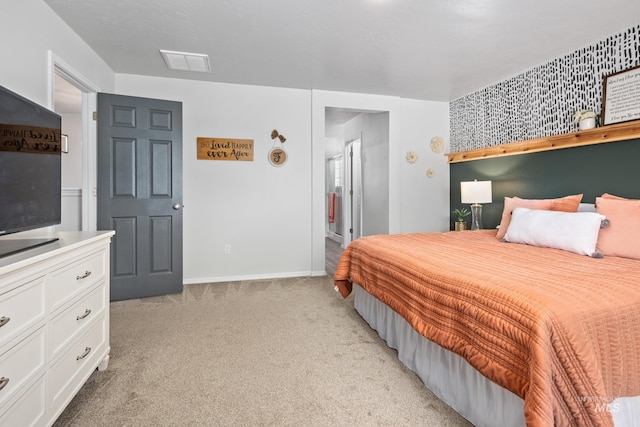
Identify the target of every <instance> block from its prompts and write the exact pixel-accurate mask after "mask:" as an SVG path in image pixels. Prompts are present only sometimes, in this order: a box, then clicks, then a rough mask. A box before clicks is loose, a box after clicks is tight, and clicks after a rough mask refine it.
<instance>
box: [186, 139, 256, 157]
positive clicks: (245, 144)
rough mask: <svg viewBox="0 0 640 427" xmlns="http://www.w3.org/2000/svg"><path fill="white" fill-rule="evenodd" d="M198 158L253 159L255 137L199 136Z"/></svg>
mask: <svg viewBox="0 0 640 427" xmlns="http://www.w3.org/2000/svg"><path fill="white" fill-rule="evenodd" d="M198 160H232V161H245V162H252V161H253V139H228V138H202V137H198Z"/></svg>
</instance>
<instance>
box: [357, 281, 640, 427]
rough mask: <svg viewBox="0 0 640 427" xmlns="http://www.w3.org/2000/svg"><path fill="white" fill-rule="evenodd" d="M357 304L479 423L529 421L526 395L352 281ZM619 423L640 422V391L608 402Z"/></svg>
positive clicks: (404, 357)
mask: <svg viewBox="0 0 640 427" xmlns="http://www.w3.org/2000/svg"><path fill="white" fill-rule="evenodd" d="M353 293H354V307H355V309H356V311H357V312H358V313H359V314H360V316H362V318H363V319H364V320H365V321H366V322H367V323H369V325H370V326H371V327H372V328H373V329H374V330H376V331H377V332H378V335H380V337H381V338H382V339H383V340H385V341H386V342H387V345H389V347H391V348H394V349H396V350H397V351H398V358H399V359H400V361H401V362H402V363H404V364H405V365H406V366H407V367H408V368H409V369H411V370H412V371H414V372H415V373H416V374H418V376H419V377H420V379H422V381H423V382H424V383H425V384H426V386H427V387H428V388H429V389H430V390H431V391H433V393H435V394H436V396H438V397H439V398H440V399H442V400H443V401H444V402H446V403H447V404H448V405H449V406H451V407H452V408H453V409H454V410H456V412H458V413H459V414H460V415H462V416H463V417H465V418H466V419H467V420H469V421H470V422H471V423H472V424H474V425H475V426H478V427H482V426H487V427H489V426H497V425H500V426H524V425H525V420H524V401H523V400H522V399H521V398H519V397H518V396H516V395H515V394H513V393H512V392H510V391H509V390H507V389H504V388H502V387H500V386H499V385H497V384H495V383H493V382H491V381H489V380H488V379H486V378H485V377H484V376H483V375H482V374H480V373H479V372H478V371H476V370H475V369H474V368H473V367H472V366H471V365H469V363H467V361H466V360H464V359H463V358H462V357H460V356H458V355H457V354H455V353H452V352H450V351H448V350H445V349H444V348H442V347H440V346H439V345H437V344H435V343H433V342H432V341H429V340H428V339H426V338H424V337H423V336H422V335H420V334H419V333H418V332H416V330H415V329H413V328H412V327H411V325H409V323H407V321H406V320H405V319H404V318H403V317H402V316H400V315H399V314H398V313H396V312H395V311H393V310H392V309H391V308H389V307H388V306H387V305H386V304H384V303H383V302H381V301H380V300H378V299H377V298H375V297H373V296H372V295H370V294H369V293H368V292H366V291H365V290H364V289H362V288H361V287H360V286H358V285H356V284H354V285H353ZM609 409H610V411H611V414H612V415H613V420H614V424H615V426H616V427H633V426H640V396H637V397H625V398H618V399H616V400H614V401H613V402H612V403H610V404H609Z"/></svg>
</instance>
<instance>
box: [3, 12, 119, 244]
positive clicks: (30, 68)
mask: <svg viewBox="0 0 640 427" xmlns="http://www.w3.org/2000/svg"><path fill="white" fill-rule="evenodd" d="M0 16H1V17H2V37H0V50H1V51H2V58H3V59H2V61H0V85H2V86H4V87H6V88H7V89H9V90H12V91H14V92H16V93H18V94H20V95H22V96H24V97H25V98H28V99H30V100H32V101H34V102H36V103H38V104H40V105H42V106H44V107H47V108H49V109H53V79H54V74H53V64H52V63H51V58H53V57H55V58H57V59H58V60H60V61H63V62H65V64H66V65H67V66H69V67H71V68H72V69H73V70H74V71H76V72H77V73H78V74H79V75H81V76H82V77H83V78H84V79H85V80H86V81H89V82H91V83H92V85H93V86H95V87H96V88H97V89H99V90H102V91H105V92H110V91H113V89H114V85H115V74H114V72H113V70H111V68H109V67H108V66H107V64H106V63H105V62H104V61H103V60H102V59H101V58H100V57H99V56H98V55H97V54H96V53H95V52H94V51H93V50H92V49H91V48H90V47H89V46H88V45H87V44H86V43H85V42H84V40H82V39H81V38H80V37H78V35H77V34H75V33H74V32H73V31H72V30H71V29H70V28H69V26H67V24H66V23H65V22H64V21H62V19H60V18H59V17H58V15H56V14H55V13H53V11H52V10H51V9H50V8H49V6H47V5H46V4H45V3H44V2H43V1H42V0H20V1H1V2H0ZM63 126H66V123H65V124H64V125H63ZM74 132H75V131H74ZM64 156H66V154H65V155H64ZM63 161H64V160H63ZM63 179H64V180H65V182H64V183H63V186H72V187H74V189H73V190H71V191H64V190H63V202H62V209H63V221H62V224H61V225H60V226H59V227H56V230H60V229H64V230H77V229H78V228H79V227H80V223H81V220H80V213H79V211H78V209H79V203H80V200H81V195H80V193H79V192H78V190H77V188H79V187H80V185H77V180H76V178H75V177H73V178H71V177H68V176H65V177H63ZM51 229H52V228H48V230H47V231H49V230H51ZM39 232H40V231H39V230H34V231H32V232H25V233H29V234H34V233H39Z"/></svg>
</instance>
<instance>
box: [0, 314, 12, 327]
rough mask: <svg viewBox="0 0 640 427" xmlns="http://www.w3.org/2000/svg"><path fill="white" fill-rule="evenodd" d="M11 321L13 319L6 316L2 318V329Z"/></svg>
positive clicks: (0, 323) (0, 324)
mask: <svg viewBox="0 0 640 427" xmlns="http://www.w3.org/2000/svg"><path fill="white" fill-rule="evenodd" d="M9 320H11V317H6V316H2V317H0V328H1V327H3V326H4V325H6V324H7V323H9Z"/></svg>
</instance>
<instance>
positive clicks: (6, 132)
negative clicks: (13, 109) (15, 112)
mask: <svg viewBox="0 0 640 427" xmlns="http://www.w3.org/2000/svg"><path fill="white" fill-rule="evenodd" d="M60 138H61V133H60V129H51V128H42V127H37V126H22V125H4V124H0V150H1V151H19V152H23V153H41V154H60Z"/></svg>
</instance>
